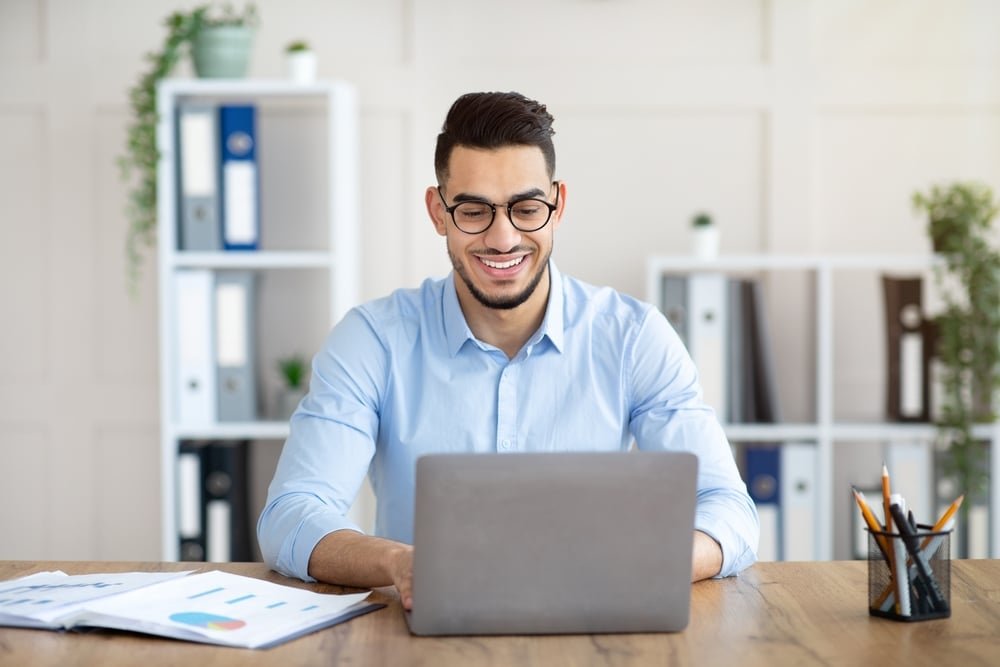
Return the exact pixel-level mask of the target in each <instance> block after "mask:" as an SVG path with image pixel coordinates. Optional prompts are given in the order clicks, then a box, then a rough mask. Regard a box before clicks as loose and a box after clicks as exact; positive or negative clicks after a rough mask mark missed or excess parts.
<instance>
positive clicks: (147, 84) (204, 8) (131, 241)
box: [118, 3, 258, 293]
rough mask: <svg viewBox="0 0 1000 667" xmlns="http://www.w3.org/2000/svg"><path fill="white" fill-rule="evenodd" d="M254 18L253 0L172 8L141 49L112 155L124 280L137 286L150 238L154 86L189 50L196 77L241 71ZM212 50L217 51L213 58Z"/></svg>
mask: <svg viewBox="0 0 1000 667" xmlns="http://www.w3.org/2000/svg"><path fill="white" fill-rule="evenodd" d="M257 23H258V17H257V9H256V5H254V4H253V3H248V4H247V5H246V6H245V8H244V10H243V11H242V12H239V11H236V10H235V9H233V7H232V5H229V4H226V5H223V6H221V7H215V6H212V5H199V6H197V7H195V8H193V9H191V10H188V11H176V12H174V13H172V14H170V16H168V17H167V18H166V20H165V21H164V25H165V26H166V28H167V34H166V37H165V38H164V40H163V45H162V46H161V47H160V50H159V51H154V52H151V53H148V54H146V62H147V63H148V68H147V69H146V71H144V72H143V73H142V74H141V75H140V77H139V81H138V82H137V83H136V84H135V85H134V86H133V87H132V88H130V89H129V104H130V106H131V109H132V121H131V123H130V124H129V126H128V132H127V136H126V142H125V153H124V155H122V156H121V157H120V158H119V159H118V165H119V167H120V169H121V175H122V180H124V181H125V182H126V183H127V184H128V185H129V186H130V187H131V190H130V192H129V196H128V201H127V203H126V207H125V213H126V216H127V218H128V220H129V229H128V233H127V236H126V241H125V253H126V265H127V267H126V268H127V272H128V283H129V287H130V288H131V290H132V291H133V293H134V291H135V289H136V287H137V286H138V281H139V274H140V268H141V265H142V254H143V252H144V250H145V249H147V248H151V247H153V246H154V245H155V243H156V223H157V219H156V169H157V165H158V163H159V159H160V155H159V151H157V148H156V125H157V121H158V120H159V117H158V114H157V107H156V87H157V85H158V84H159V82H160V81H161V80H162V79H164V78H166V77H168V76H169V75H170V74H171V73H172V72H173V71H174V69H175V68H176V67H177V65H178V64H179V63H180V62H181V60H183V59H184V57H186V56H187V55H188V53H190V54H191V57H192V62H193V64H194V68H195V72H197V74H198V76H200V77H213V76H229V77H241V76H243V75H244V74H245V73H246V68H247V63H248V62H249V56H250V48H251V46H252V38H253V29H254V28H256V26H257ZM213 54H214V55H216V56H218V57H215V58H213V57H212V56H213Z"/></svg>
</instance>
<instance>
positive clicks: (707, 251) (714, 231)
mask: <svg viewBox="0 0 1000 667" xmlns="http://www.w3.org/2000/svg"><path fill="white" fill-rule="evenodd" d="M691 250H692V251H693V252H694V255H695V257H700V258H702V259H711V258H713V257H715V256H717V255H718V254H719V229H718V227H716V226H715V222H714V221H713V220H712V216H711V215H709V214H708V213H705V212H701V213H697V214H695V215H694V216H693V217H692V218H691Z"/></svg>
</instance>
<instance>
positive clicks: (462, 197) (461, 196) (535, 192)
mask: <svg viewBox="0 0 1000 667" xmlns="http://www.w3.org/2000/svg"><path fill="white" fill-rule="evenodd" d="M533 197H545V191H544V190H542V189H541V188H529V189H527V190H525V191H524V192H517V193H514V194H513V195H511V196H510V198H509V199H508V200H507V201H506V202H505V203H507V204H510V203H513V202H516V201H520V200H522V199H531V198H533ZM452 201H454V202H463V201H475V202H483V203H486V204H494V203H496V202H492V201H490V200H489V199H488V198H486V197H484V196H482V195H477V194H475V193H472V192H459V193H458V194H456V195H455V196H454V197H452Z"/></svg>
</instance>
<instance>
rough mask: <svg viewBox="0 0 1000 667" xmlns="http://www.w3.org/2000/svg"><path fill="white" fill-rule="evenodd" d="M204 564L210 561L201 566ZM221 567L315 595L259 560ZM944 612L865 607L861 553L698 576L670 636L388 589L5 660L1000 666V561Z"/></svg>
mask: <svg viewBox="0 0 1000 667" xmlns="http://www.w3.org/2000/svg"><path fill="white" fill-rule="evenodd" d="M197 565H202V564H197ZM191 567H192V564H191V563H142V562H138V563H118V562H115V563H111V562H27V561H0V580H4V579H10V578H13V577H18V576H23V575H25V574H29V573H31V572H38V571H43V570H63V571H65V572H67V573H69V574H82V573H87V572H114V571H133V570H144V571H160V570H179V569H189V568H191ZM213 568H216V569H223V570H228V571H231V572H236V573H238V574H243V575H247V576H253V577H259V578H262V579H267V580H270V581H276V582H278V583H282V584H286V585H296V586H302V587H308V588H310V589H312V590H317V591H320V592H338V593H339V592H344V589H341V588H338V587H334V586H326V585H322V584H312V585H306V584H302V583H301V582H298V581H296V580H290V579H286V578H284V577H282V576H280V575H278V574H275V573H274V572H270V571H268V570H267V569H266V568H265V566H264V565H263V564H260V563H227V564H213V565H211V566H202V567H201V568H200V569H213ZM951 581H952V592H951V599H952V616H951V618H950V619H943V620H936V621H922V622H919V623H900V622H896V621H889V620H885V619H880V618H873V617H870V616H869V615H868V609H867V606H866V595H867V592H866V591H867V588H866V587H867V570H866V564H865V563H864V562H863V561H845V562H817V563H759V564H757V565H754V566H753V567H751V568H750V569H748V570H747V571H746V572H744V573H743V574H742V575H740V576H739V577H736V578H731V579H724V580H712V581H704V582H700V583H698V584H695V585H694V586H693V588H692V595H691V605H692V608H691V623H690V625H689V626H688V628H687V629H686V630H685V631H683V632H680V633H675V634H636V635H566V636H543V637H462V638H423V637H413V636H411V635H410V634H409V632H408V631H407V628H406V623H405V622H404V620H403V617H402V611H401V609H400V606H399V600H398V598H397V597H396V595H395V592H394V590H393V589H376V591H375V592H374V593H373V596H372V600H373V601H378V602H385V603H387V604H388V607H387V608H385V609H382V610H379V611H376V612H374V613H371V614H367V615H365V616H362V617H360V618H356V619H354V620H351V621H349V622H347V623H343V624H341V625H337V626H334V627H332V628H327V629H326V630H321V631H319V632H316V633H314V634H311V635H308V636H306V637H303V638H300V639H297V640H294V641H291V642H289V643H286V644H283V645H281V646H278V647H275V648H273V649H269V650H261V651H250V650H244V649H232V648H219V647H214V646H206V645H202V644H193V643H187V642H180V641H173V640H168V639H160V638H157V637H146V636H141V635H132V634H127V633H117V632H100V633H92V634H85V635H75V634H70V633H60V632H53V631H48V630H23V629H17V628H0V665H4V666H6V665H38V666H46V665H59V666H62V665H102V666H109V667H114V666H116V665H142V667H156V666H157V665H170V666H171V667H173V666H177V665H197V666H198V667H215V666H218V667H226V666H228V665H240V666H241V667H242V666H244V665H280V666H281V667H294V666H296V665H313V664H317V665H318V664H322V665H334V664H350V665H369V664H370V665H389V664H392V665H397V664H403V665H406V664H416V665H471V664H474V665H528V664H539V665H546V666H548V665H667V664H669V665H725V664H739V665H741V667H744V666H746V665H767V666H769V667H773V666H776V665H850V666H851V667H856V666H857V665H865V664H868V665H905V666H906V667H911V666H913V665H934V666H935V667H941V666H942V665H962V666H963V667H973V666H975V665H997V664H1000V560H963V561H954V562H953V563H952V578H951Z"/></svg>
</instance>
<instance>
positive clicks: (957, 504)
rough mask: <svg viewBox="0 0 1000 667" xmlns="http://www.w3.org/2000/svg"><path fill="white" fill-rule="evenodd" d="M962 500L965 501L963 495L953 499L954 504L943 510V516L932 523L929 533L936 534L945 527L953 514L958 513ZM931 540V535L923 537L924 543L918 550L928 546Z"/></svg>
mask: <svg viewBox="0 0 1000 667" xmlns="http://www.w3.org/2000/svg"><path fill="white" fill-rule="evenodd" d="M963 500H965V494H962V495H961V496H959V497H958V498H955V502H953V503H952V504H951V505H949V506H948V509H947V510H945V512H944V514H942V515H941V518H940V519H938V520H937V521H936V522H935V523H934V527H933V528H932V529H931V532H935V533H937V532H939V531H940V530H941V529H942V528H944V527H945V525H947V523H948V521H949V520H951V517H953V516H955V512H957V511H958V508H959V507H961V506H962V501H963ZM932 539H933V536H931V535H928V536H927V537H925V538H924V541H923V542H922V543H921V544H920V548H921V549H923V548H925V547H926V546H927V545H928V544H930V541H931V540H932Z"/></svg>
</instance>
